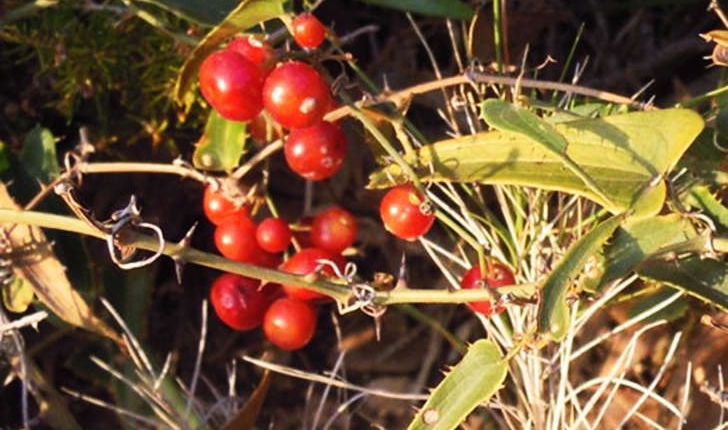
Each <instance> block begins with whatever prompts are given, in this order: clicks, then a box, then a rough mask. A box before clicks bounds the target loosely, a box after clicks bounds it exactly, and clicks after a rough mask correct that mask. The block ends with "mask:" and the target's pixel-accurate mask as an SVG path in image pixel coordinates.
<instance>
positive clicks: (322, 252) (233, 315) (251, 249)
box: [203, 185, 357, 350]
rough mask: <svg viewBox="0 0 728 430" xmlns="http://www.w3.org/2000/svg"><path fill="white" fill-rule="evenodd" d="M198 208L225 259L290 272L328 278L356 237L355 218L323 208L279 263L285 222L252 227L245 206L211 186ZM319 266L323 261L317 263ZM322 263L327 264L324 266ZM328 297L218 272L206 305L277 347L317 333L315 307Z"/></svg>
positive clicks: (288, 236) (288, 234) (286, 241)
mask: <svg viewBox="0 0 728 430" xmlns="http://www.w3.org/2000/svg"><path fill="white" fill-rule="evenodd" d="M203 209H204V212H205V216H206V217H207V219H208V220H209V221H210V222H212V223H213V224H215V225H216V228H215V234H214V238H215V245H216V247H217V249H218V251H219V252H220V253H221V254H222V255H223V256H224V257H226V258H229V259H231V260H235V261H239V262H241V263H249V264H255V265H260V266H266V267H276V266H278V268H279V269H280V270H281V271H284V272H287V273H291V274H295V275H308V274H311V273H316V274H317V275H323V276H333V275H335V270H334V268H333V267H332V266H331V265H335V266H336V267H337V268H338V269H339V270H343V268H344V264H345V261H344V258H343V257H342V256H341V253H342V252H343V251H344V250H345V249H346V248H349V247H350V246H351V245H352V244H353V243H354V240H355V238H356V233H357V222H356V218H355V217H354V216H353V215H352V214H351V213H350V212H348V211H347V210H345V209H342V208H340V207H331V208H328V209H326V210H324V211H322V212H320V213H318V214H317V215H316V216H314V217H313V218H312V219H311V220H310V226H309V227H308V231H301V232H300V233H301V234H299V235H298V237H297V240H298V242H299V244H300V245H301V246H302V248H301V249H300V250H298V251H297V252H295V253H293V254H292V255H291V256H290V257H289V258H288V259H287V260H286V261H285V262H283V263H282V264H281V253H282V252H283V251H285V250H287V249H288V248H289V247H290V246H291V244H292V238H293V237H294V232H293V231H292V229H291V227H290V225H289V224H288V222H286V221H285V220H283V219H281V218H275V217H268V218H265V219H263V220H261V221H260V222H259V223H256V222H255V221H254V220H253V218H252V217H251V215H250V213H249V210H248V208H247V207H246V206H244V205H242V206H236V205H235V203H234V202H233V201H231V200H229V199H228V198H227V197H225V195H224V194H223V192H222V190H215V189H214V188H213V186H212V185H210V186H208V187H207V188H206V189H205V194H204V197H203ZM322 262H323V263H322ZM326 262H329V264H327V263H326ZM329 300H330V298H329V297H327V296H325V295H322V294H319V293H317V292H315V291H312V290H308V289H306V288H301V287H298V286H296V285H282V286H279V285H276V284H266V285H261V283H260V281H258V280H254V279H250V278H246V277H243V276H238V275H232V274H229V273H227V274H223V275H221V276H220V277H218V278H217V280H216V281H215V282H214V283H213V285H212V288H211V290H210V301H211V303H212V306H213V308H214V309H215V311H216V313H217V315H218V316H219V317H220V319H221V320H222V321H223V322H225V323H226V324H227V325H228V326H230V327H232V328H233V329H236V330H250V329H253V328H255V327H258V326H259V325H261V324H262V325H263V332H264V334H265V336H266V338H268V340H269V341H270V342H271V343H273V344H274V345H276V346H278V347H279V348H281V349H286V350H292V349H298V348H302V347H303V346H305V345H306V344H307V343H308V342H309V341H310V340H311V338H312V337H313V334H314V331H315V330H316V307H315V306H316V304H319V303H324V302H327V301H329Z"/></svg>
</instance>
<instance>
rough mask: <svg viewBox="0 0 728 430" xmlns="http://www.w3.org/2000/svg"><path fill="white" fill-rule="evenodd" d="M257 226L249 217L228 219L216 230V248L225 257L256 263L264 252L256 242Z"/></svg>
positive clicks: (240, 216)
mask: <svg viewBox="0 0 728 430" xmlns="http://www.w3.org/2000/svg"><path fill="white" fill-rule="evenodd" d="M256 230H257V226H256V225H255V223H254V222H253V221H252V220H251V219H250V218H249V217H248V216H247V215H239V216H232V217H227V218H225V220H224V221H223V222H222V223H220V225H218V226H217V228H216V229H215V246H217V250H218V251H220V254H222V255H223V256H224V257H226V258H229V259H231V260H235V261H239V262H241V263H255V262H257V259H259V258H260V254H261V253H262V252H263V251H262V250H261V249H260V247H259V246H258V242H257V241H256V240H255V232H256Z"/></svg>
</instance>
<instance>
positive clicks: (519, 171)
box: [369, 109, 703, 213]
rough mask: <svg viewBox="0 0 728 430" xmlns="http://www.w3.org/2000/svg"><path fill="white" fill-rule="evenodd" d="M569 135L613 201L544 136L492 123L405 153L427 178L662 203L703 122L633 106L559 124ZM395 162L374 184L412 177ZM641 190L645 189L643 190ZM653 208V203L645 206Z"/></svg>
mask: <svg viewBox="0 0 728 430" xmlns="http://www.w3.org/2000/svg"><path fill="white" fill-rule="evenodd" d="M553 128H554V130H556V131H557V132H558V133H559V134H561V135H562V136H563V137H564V138H565V139H566V142H567V143H568V146H567V147H566V153H567V155H568V156H569V158H571V160H573V161H574V163H576V164H577V165H578V166H579V167H580V168H581V169H583V171H584V172H585V173H586V174H587V175H589V177H591V178H592V179H593V180H594V182H595V183H596V184H597V185H598V186H599V188H600V189H601V190H602V191H603V192H604V194H605V195H606V196H608V197H609V201H605V200H604V199H603V198H600V196H599V195H597V194H595V193H594V191H593V190H591V189H590V188H589V187H588V186H587V185H586V184H585V183H584V181H583V180H582V179H581V178H579V176H577V175H575V174H574V173H573V172H572V171H571V170H570V169H569V168H567V167H566V166H565V165H564V163H563V161H562V159H561V158H560V157H559V156H557V155H555V154H554V153H553V152H552V151H551V150H548V149H546V148H544V146H543V144H541V143H538V142H536V141H534V140H533V139H531V138H529V137H527V136H525V135H523V134H520V133H513V132H506V131H500V130H495V131H489V132H485V133H478V134H474V135H469V136H464V137H459V138H455V139H448V140H443V141H440V142H436V143H434V144H431V145H427V146H424V147H422V148H420V149H418V150H417V151H416V153H415V154H414V155H412V156H406V157H405V160H406V161H407V162H408V163H409V164H410V165H411V166H412V167H413V169H414V170H415V173H416V174H417V175H418V176H419V177H420V179H421V180H422V181H424V182H437V181H440V182H446V181H451V182H480V183H486V184H509V185H523V186H531V187H536V188H544V189H549V190H555V191H563V192H567V193H573V194H578V195H581V196H584V197H586V198H589V199H591V200H593V201H595V202H597V203H599V204H601V205H603V206H604V207H605V208H606V209H608V210H609V211H610V212H612V213H621V212H624V211H625V210H627V209H629V208H630V207H632V205H633V204H634V203H635V201H636V200H638V198H639V200H645V199H648V200H650V201H646V202H645V201H643V202H640V205H642V206H643V207H647V208H649V209H650V210H652V211H654V210H655V208H659V207H661V205H662V203H663V202H664V198H665V192H666V191H665V185H664V182H663V181H662V180H659V179H660V175H662V174H664V173H665V172H667V171H669V170H670V169H671V168H672V167H673V166H674V165H675V163H676V162H677V161H678V160H679V159H680V157H681V156H682V154H683V153H684V152H685V150H686V149H687V148H688V147H689V146H690V143H691V142H692V141H693V139H695V137H696V136H697V135H698V133H700V131H701V130H702V128H703V120H702V118H701V117H700V116H699V115H698V114H696V113H695V112H693V111H690V110H687V109H665V110H654V111H644V112H632V113H628V114H622V115H613V116H609V117H605V118H593V119H592V118H590V119H580V120H575V121H569V122H564V123H559V124H555V125H553ZM406 179H407V178H406V175H405V174H404V173H403V172H402V170H401V168H400V167H399V166H397V165H395V164H392V165H389V166H387V167H385V168H382V169H380V170H378V171H376V172H374V173H372V175H371V176H370V182H369V186H370V187H372V188H384V187H390V186H392V185H393V184H394V183H399V182H405V181H406ZM640 196H644V197H642V198H640ZM643 212H648V211H643Z"/></svg>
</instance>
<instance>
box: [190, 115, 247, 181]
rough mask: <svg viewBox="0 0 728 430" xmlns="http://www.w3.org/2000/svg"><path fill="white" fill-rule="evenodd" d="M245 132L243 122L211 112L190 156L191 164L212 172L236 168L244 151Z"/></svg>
mask: <svg viewBox="0 0 728 430" xmlns="http://www.w3.org/2000/svg"><path fill="white" fill-rule="evenodd" d="M245 130H246V124H245V123H244V122H238V121H230V120H227V119H225V118H223V117H221V116H220V114H218V113H217V112H216V111H215V110H212V111H211V112H210V117H209V118H208V119H207V124H206V125H205V133H204V134H203V135H202V137H201V138H200V141H199V142H197V146H196V147H195V153H194V154H192V163H193V164H194V165H195V167H197V168H199V169H203V170H212V171H222V170H230V169H232V168H233V167H235V166H237V165H238V161H240V156H241V155H242V154H243V150H244V149H245V139H246V137H247V133H246V131H245Z"/></svg>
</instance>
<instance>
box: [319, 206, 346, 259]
mask: <svg viewBox="0 0 728 430" xmlns="http://www.w3.org/2000/svg"><path fill="white" fill-rule="evenodd" d="M355 238H356V218H354V215H352V214H351V212H349V211H347V210H346V209H342V208H340V207H332V208H329V209H326V210H325V211H323V212H321V213H319V214H318V215H316V217H315V218H314V219H313V224H312V225H311V242H313V244H314V245H315V246H316V247H317V248H321V249H324V250H326V251H329V252H333V253H335V254H340V253H341V251H343V250H345V249H346V248H348V247H350V246H351V244H352V243H354V239H355Z"/></svg>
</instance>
